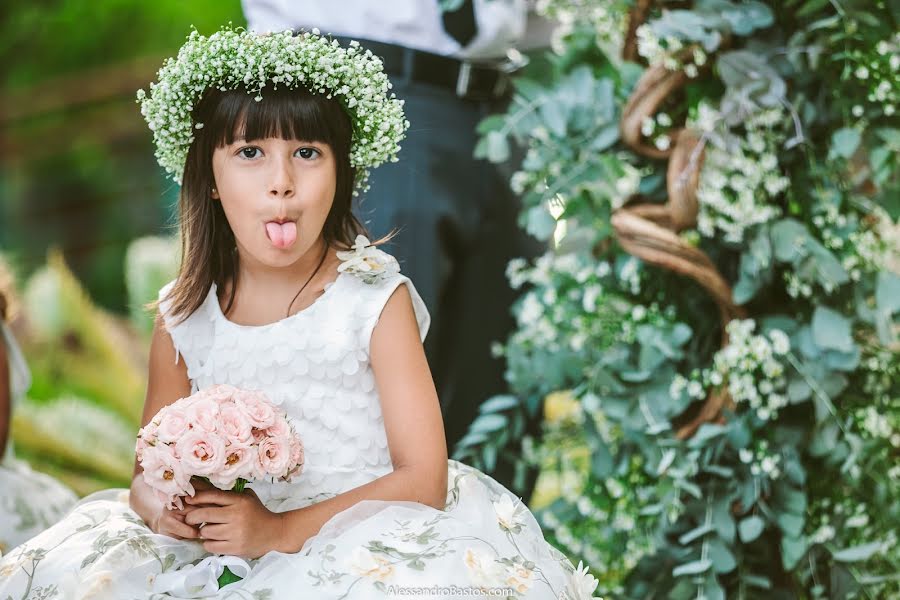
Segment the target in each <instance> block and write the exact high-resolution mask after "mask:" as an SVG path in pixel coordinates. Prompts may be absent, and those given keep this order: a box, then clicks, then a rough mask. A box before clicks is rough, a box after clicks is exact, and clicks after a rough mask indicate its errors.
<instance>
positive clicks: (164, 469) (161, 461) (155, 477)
mask: <svg viewBox="0 0 900 600" xmlns="http://www.w3.org/2000/svg"><path fill="white" fill-rule="evenodd" d="M141 467H142V468H143V470H144V471H143V477H144V481H145V482H147V485H149V486H150V487H151V488H153V489H154V490H156V492H157V495H159V497H160V498H162V499H163V500H164V501H165V502H166V505H167V506H168V507H169V508H172V507H173V506H176V505H178V504H180V500H181V498H180V497H181V496H183V495H184V494H190V495H193V494H194V486H193V485H191V477H190V475H189V474H188V473H186V472H185V471H184V469H183V468H182V465H181V463H180V462H179V460H178V459H177V458H175V454H174V452H172V448H171V447H170V446H167V445H166V444H158V445H156V446H148V447H147V448H145V449H144V451H143V459H142V460H141ZM182 506H183V505H182Z"/></svg>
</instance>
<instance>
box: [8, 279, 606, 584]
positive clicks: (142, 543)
mask: <svg viewBox="0 0 900 600" xmlns="http://www.w3.org/2000/svg"><path fill="white" fill-rule="evenodd" d="M400 284H406V285H407V286H408V288H409V291H410V295H411V296H412V299H413V305H414V307H415V313H416V319H417V321H418V325H419V330H420V333H421V336H422V338H423V339H424V337H425V334H426V332H427V330H428V325H429V320H430V318H429V315H428V313H427V310H426V308H425V305H424V303H423V302H422V299H421V298H420V297H419V294H418V293H417V292H416V291H415V288H414V287H413V285H412V283H411V282H410V280H409V279H408V278H406V277H405V276H403V275H401V274H399V273H390V274H388V275H387V277H386V278H382V279H381V280H380V281H377V282H374V283H367V282H365V281H363V279H361V278H360V277H358V276H357V275H356V274H353V273H351V272H344V273H341V274H340V275H339V276H338V278H337V279H336V280H335V281H334V283H332V284H331V285H330V286H328V287H327V288H326V290H325V291H324V293H323V294H322V295H321V296H320V297H319V298H318V299H317V300H316V301H315V302H314V303H313V304H312V305H311V306H310V307H308V308H306V309H304V310H302V311H300V312H298V313H296V314H294V315H291V316H290V317H287V318H285V319H282V320H280V321H278V322H275V323H272V324H269V325H263V326H242V325H238V324H235V323H233V322H232V321H229V320H228V319H226V318H225V316H224V315H223V314H222V311H221V308H220V306H219V303H218V300H217V297H216V289H215V285H213V286H212V288H211V289H210V290H209V293H208V295H207V297H206V299H205V301H204V303H203V305H202V306H200V308H199V309H197V311H195V312H194V313H193V314H192V315H191V316H190V317H189V318H187V319H186V320H185V321H184V322H182V323H180V324H178V325H174V324H173V322H172V320H171V319H170V317H169V315H168V314H167V309H168V308H169V307H168V305H167V304H166V303H165V302H163V303H162V304H161V312H162V314H163V319H164V321H165V322H166V324H167V328H168V330H169V333H170V335H171V337H172V340H173V341H174V344H175V347H176V350H177V352H178V354H179V355H180V356H181V357H182V358H183V359H184V360H185V362H186V364H187V369H188V376H189V377H190V379H191V381H192V384H193V387H194V389H195V390H197V389H202V388H204V387H206V386H209V385H213V384H225V383H227V384H231V385H234V386H237V387H242V388H246V389H259V390H263V391H264V392H265V393H266V394H267V395H268V397H269V398H270V399H271V400H272V401H273V402H275V403H277V404H279V405H281V406H282V407H283V408H284V409H285V411H286V412H287V414H288V415H289V417H290V418H291V419H292V421H293V424H294V427H295V428H296V430H297V432H298V433H299V435H300V437H301V439H302V441H303V444H304V451H305V467H304V471H303V473H302V474H301V476H300V477H298V478H297V479H295V481H294V482H293V483H253V484H251V485H250V487H252V488H254V490H255V491H256V492H257V494H258V495H259V497H260V499H261V500H262V501H263V503H264V504H265V505H266V507H268V508H269V509H270V510H273V511H276V512H281V511H288V510H292V509H297V508H301V507H304V506H308V505H310V504H312V503H315V502H318V501H320V500H322V499H325V498H329V497H332V496H335V495H337V494H340V493H342V492H345V491H348V490H350V489H352V488H354V487H358V486H360V485H362V484H365V483H367V482H370V481H372V480H374V479H376V478H378V477H381V476H382V475H385V474H387V473H390V472H391V470H392V465H391V458H390V454H389V452H388V440H387V437H386V435H385V428H384V421H383V418H382V413H381V406H380V402H379V397H378V392H377V390H376V387H375V378H374V376H373V373H372V369H371V366H370V363H369V341H370V338H371V335H372V331H373V329H374V327H375V324H376V322H377V320H378V317H379V315H380V313H381V310H382V309H383V308H384V306H385V304H386V302H387V300H388V298H389V297H390V296H391V294H392V293H393V291H394V290H395V289H396V288H397V286H399V285H400ZM171 285H172V284H171V283H170V284H168V285H167V286H166V287H164V288H163V289H162V290H161V291H160V298H163V297H164V296H165V294H166V292H167V291H168V288H169V286H171ZM448 470H449V471H448V490H447V502H446V506H445V509H444V510H436V509H434V508H432V507H429V506H426V505H424V504H419V503H415V502H391V501H363V502H360V503H358V504H357V505H355V506H353V507H352V508H350V509H347V510H345V511H343V512H341V513H339V514H337V515H335V516H334V517H333V518H332V519H331V520H329V521H328V522H327V523H325V525H324V526H323V527H322V528H321V530H320V531H319V533H318V534H317V535H316V536H314V537H312V538H310V539H308V540H307V541H306V543H305V544H304V545H303V547H302V548H301V549H300V551H299V552H297V553H294V554H283V553H279V552H269V553H268V554H266V555H264V556H262V557H260V558H259V559H257V560H252V561H249V566H250V572H249V574H248V575H247V576H246V577H245V578H244V579H243V580H242V581H241V582H239V583H235V584H231V585H229V586H227V587H224V588H223V589H221V590H220V591H218V592H217V593H215V595H214V596H212V597H215V598H223V599H224V598H234V599H238V598H241V599H243V598H246V599H251V598H252V599H257V600H263V599H269V600H282V599H284V600H288V599H290V600H294V599H297V598H303V599H306V598H310V599H329V598H335V599H336V598H384V597H391V596H398V595H414V594H416V593H419V594H420V595H422V594H430V597H433V598H455V597H460V598H471V597H475V596H476V595H477V592H476V593H473V590H474V589H475V588H476V587H481V588H512V592H511V594H512V595H511V596H510V597H520V598H536V599H551V598H552V599H557V598H588V597H590V593H587V594H586V595H585V594H584V592H580V591H579V590H581V589H582V588H583V587H584V586H583V585H582V581H583V579H584V577H583V576H582V575H581V573H579V572H578V571H577V570H575V569H574V568H573V566H572V564H571V563H570V562H569V560H568V559H566V558H565V557H564V556H563V555H562V554H561V553H560V552H559V551H557V550H556V549H554V548H553V547H552V546H550V545H549V544H548V543H547V542H546V541H545V540H544V538H543V535H542V533H541V530H540V527H539V525H538V524H537V522H536V520H535V519H534V516H533V515H532V514H531V513H530V512H529V511H528V509H527V508H526V507H525V506H524V505H523V504H521V502H520V501H519V499H518V498H516V497H515V496H514V495H513V494H512V493H511V492H509V491H508V490H506V489H505V488H504V487H503V486H501V485H500V484H499V483H497V482H496V481H494V480H493V479H491V478H490V477H488V476H487V475H485V474H484V473H482V472H480V471H478V470H476V469H474V468H472V467H469V466H467V465H464V464H461V463H459V462H456V461H453V460H451V461H449V464H448ZM127 494H128V492H127V490H105V491H103V492H98V493H97V494H93V495H91V496H88V497H87V498H85V499H84V500H82V502H80V503H79V504H78V506H77V507H76V508H75V509H74V510H73V511H72V512H71V514H69V516H68V517H67V518H65V519H64V520H63V521H62V522H61V523H59V524H58V525H56V526H54V527H52V528H50V529H49V530H47V531H45V532H44V533H42V534H41V535H39V536H37V537H36V538H34V539H32V540H31V541H30V542H28V543H27V544H24V545H23V546H21V547H20V548H19V549H18V550H17V551H15V552H13V553H12V554H10V555H8V556H7V557H6V558H5V559H4V560H3V561H2V562H0V598H3V599H5V598H6V597H7V596H8V595H11V596H12V597H13V598H15V599H16V600H18V599H20V598H22V599H23V600H24V599H32V598H34V599H38V598H40V599H44V598H116V599H131V598H135V599H153V600H156V599H162V598H187V597H198V595H197V594H196V593H193V594H192V593H187V592H185V591H184V590H185V589H187V588H184V589H181V588H179V589H178V591H174V590H173V589H171V588H167V591H165V592H156V593H155V592H154V591H153V590H154V585H157V586H158V585H159V582H160V581H163V580H167V579H169V580H171V579H172V577H171V576H170V575H166V576H162V577H161V576H160V573H166V574H171V573H175V572H176V571H177V572H178V574H179V575H180V574H181V573H187V574H190V573H192V571H191V569H192V568H193V569H195V571H194V574H196V570H197V569H199V568H200V567H201V566H204V565H205V568H206V569H210V568H214V567H215V564H216V561H215V560H207V561H205V562H203V559H204V558H207V557H209V555H208V554H206V553H205V552H204V550H203V548H202V546H201V544H200V543H198V542H195V541H179V540H175V539H173V538H170V537H167V536H164V535H158V534H155V533H153V532H151V531H150V530H149V529H148V528H147V527H146V525H145V524H144V523H143V522H142V520H141V519H140V518H139V517H138V515H137V514H136V513H134V512H133V511H132V510H130V509H129V507H128V496H127ZM219 572H220V571H219ZM175 578H176V579H177V576H176V577H175ZM435 586H437V587H435ZM416 588H428V590H424V591H423V590H422V589H419V590H417V589H416ZM158 589H159V587H157V590H158ZM26 590H29V591H28V593H25V592H26ZM490 591H491V590H486V591H485V593H488V592H490ZM493 593H494V595H495V596H496V595H497V594H498V592H496V591H494V592H493ZM482 597H484V595H482Z"/></svg>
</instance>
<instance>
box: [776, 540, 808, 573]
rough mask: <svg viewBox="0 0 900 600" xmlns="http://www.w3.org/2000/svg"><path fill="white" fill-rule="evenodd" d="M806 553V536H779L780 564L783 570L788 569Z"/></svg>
mask: <svg viewBox="0 0 900 600" xmlns="http://www.w3.org/2000/svg"><path fill="white" fill-rule="evenodd" d="M805 553H806V538H803V537H799V538H792V537H787V536H782V538H781V564H782V566H784V568H785V570H787V571H790V570H792V569H793V568H794V566H796V564H797V562H798V561H799V560H800V559H801V558H803V555H804V554H805Z"/></svg>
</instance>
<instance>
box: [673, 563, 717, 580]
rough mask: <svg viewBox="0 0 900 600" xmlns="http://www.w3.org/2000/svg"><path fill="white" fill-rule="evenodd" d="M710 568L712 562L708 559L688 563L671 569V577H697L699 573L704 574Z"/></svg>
mask: <svg viewBox="0 0 900 600" xmlns="http://www.w3.org/2000/svg"><path fill="white" fill-rule="evenodd" d="M711 566H712V561H710V560H709V559H706V560H695V561H694V562H689V563H687V564H685V565H678V566H677V567H675V568H674V569H672V577H681V576H682V575H697V574H699V573H705V572H706V571H708V570H709V568H710V567H711Z"/></svg>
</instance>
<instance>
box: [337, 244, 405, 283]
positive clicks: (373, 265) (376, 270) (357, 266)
mask: <svg viewBox="0 0 900 600" xmlns="http://www.w3.org/2000/svg"><path fill="white" fill-rule="evenodd" d="M337 257H338V258H339V259H341V260H342V261H343V262H342V263H341V265H340V266H339V267H338V272H339V273H352V274H353V275H356V276H357V277H359V278H360V279H362V280H363V281H365V282H366V283H378V282H379V281H381V280H383V279H385V278H387V277H389V276H391V275H393V274H394V273H399V272H400V265H399V264H398V263H397V259H396V258H394V257H393V256H391V255H390V254H388V253H387V252H385V251H383V250H379V249H378V248H377V247H375V246H373V245H372V243H371V242H370V241H369V238H367V237H366V236H364V235H358V236H356V242H355V243H354V244H353V250H352V251H351V250H347V251H341V252H338V253H337Z"/></svg>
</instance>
